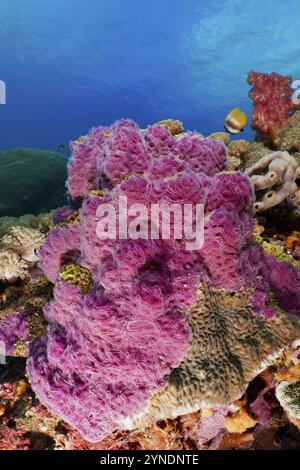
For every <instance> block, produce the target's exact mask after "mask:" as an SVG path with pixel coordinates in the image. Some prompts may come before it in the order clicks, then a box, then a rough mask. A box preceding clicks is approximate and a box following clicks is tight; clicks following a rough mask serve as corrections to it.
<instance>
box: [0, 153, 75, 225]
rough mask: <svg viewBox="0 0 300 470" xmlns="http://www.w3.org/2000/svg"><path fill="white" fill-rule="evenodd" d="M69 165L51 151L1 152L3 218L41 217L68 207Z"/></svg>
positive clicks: (1, 207)
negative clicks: (54, 210)
mask: <svg viewBox="0 0 300 470" xmlns="http://www.w3.org/2000/svg"><path fill="white" fill-rule="evenodd" d="M67 163H68V160H67V158H64V157H62V156H61V155H59V154H57V153H55V152H49V151H47V150H38V149H29V148H19V149H14V150H9V151H5V152H0V217H1V216H5V215H6V216H13V217H18V216H20V215H23V214H39V213H41V212H48V211H50V210H51V209H54V208H56V207H60V206H63V205H64V204H66V202H67V196H66V188H65V180H66V178H67Z"/></svg>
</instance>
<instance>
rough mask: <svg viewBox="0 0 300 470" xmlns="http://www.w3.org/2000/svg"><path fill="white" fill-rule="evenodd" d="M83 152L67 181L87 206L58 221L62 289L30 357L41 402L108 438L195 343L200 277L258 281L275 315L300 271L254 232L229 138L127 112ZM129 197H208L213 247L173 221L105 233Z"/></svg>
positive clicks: (197, 200)
mask: <svg viewBox="0 0 300 470" xmlns="http://www.w3.org/2000/svg"><path fill="white" fill-rule="evenodd" d="M72 152H73V153H72V158H71V162H70V165H69V169H68V181H67V187H68V190H69V194H70V196H71V198H72V201H73V205H74V208H75V207H76V208H79V215H78V217H76V218H75V219H74V220H72V223H70V222H64V223H62V224H60V226H58V227H57V228H55V229H54V230H52V231H51V232H50V233H49V235H48V237H47V240H46V242H45V244H44V246H43V247H42V249H41V250H40V255H41V263H40V266H41V268H42V270H43V272H44V274H45V275H46V277H47V278H48V279H49V280H50V281H51V282H53V283H54V284H55V287H54V298H53V300H52V301H51V302H50V304H48V305H47V306H46V307H45V309H44V314H45V317H46V319H47V321H48V322H49V327H48V331H47V333H46V335H45V336H43V337H42V338H38V339H36V340H35V341H34V342H33V344H32V346H31V351H30V357H29V359H28V365H27V368H28V373H29V376H30V380H31V383H32V387H33V389H34V391H35V392H36V393H37V396H38V397H39V399H40V400H41V402H42V403H43V404H45V405H46V406H47V407H48V408H49V410H50V411H52V412H53V413H56V414H58V415H59V416H61V417H62V418H63V419H64V420H65V421H67V422H68V423H70V424H71V425H73V426H74V427H75V428H77V429H78V430H79V431H80V432H81V434H82V435H83V436H84V438H86V439H87V440H89V441H91V442H97V441H99V440H101V439H102V438H103V437H105V436H107V435H108V434H109V433H110V432H112V431H114V430H115V429H118V428H124V427H125V428H126V421H127V419H130V418H131V417H132V416H134V415H138V414H139V413H141V412H142V411H143V410H144V409H145V407H146V406H147V404H148V402H149V400H150V399H151V395H152V393H153V392H154V391H157V390H160V389H162V388H163V387H164V385H165V384H166V382H167V379H168V377H169V375H170V373H171V372H172V370H173V369H174V368H176V367H177V366H178V365H179V364H180V362H181V360H182V359H183V357H184V356H185V355H186V354H187V352H188V350H189V346H190V344H191V338H192V331H191V329H190V327H189V324H188V320H187V314H188V312H189V310H190V309H191V308H192V307H193V305H194V304H195V303H196V296H197V287H198V286H199V284H200V283H202V282H205V283H209V284H210V285H211V287H212V288H213V289H226V290H228V291H230V292H237V291H241V290H243V291H249V290H251V295H253V302H252V303H253V308H254V309H255V310H256V313H257V314H265V316H272V315H273V313H275V312H273V306H272V305H271V301H270V298H269V297H270V291H272V293H273V294H274V296H275V298H276V300H277V302H278V304H279V306H280V307H281V308H283V309H285V310H286V311H288V312H290V313H292V314H295V315H299V313H300V296H299V292H300V275H299V269H297V268H295V267H289V269H284V266H283V263H280V262H278V261H277V260H276V259H275V258H273V257H272V256H271V255H266V254H265V252H264V250H263V249H262V247H261V246H260V245H259V244H258V243H257V242H255V241H254V240H253V238H252V233H253V227H254V217H253V203H254V193H253V188H252V185H251V182H250V180H249V178H248V177H246V176H244V175H242V174H241V173H231V172H226V165H227V155H226V149H225V146H224V145H223V144H222V143H221V142H220V141H217V140H213V139H205V138H202V137H201V136H199V135H197V134H193V133H191V134H185V135H183V136H179V137H175V136H173V135H172V134H171V133H170V132H169V131H168V130H167V129H166V128H164V127H163V126H159V125H154V126H152V127H149V128H147V129H145V130H142V129H140V128H139V127H138V126H137V124H135V123H134V122H133V121H130V120H123V121H119V122H116V123H115V124H114V125H112V127H111V128H96V129H93V130H92V131H91V132H90V133H89V134H88V135H87V136H85V137H82V138H80V139H78V140H77V141H75V142H73V143H72ZM120 196H126V197H127V201H128V204H138V203H142V204H144V205H145V206H146V207H147V208H150V207H151V205H152V204H156V203H162V202H163V203H166V204H173V203H176V204H178V205H179V206H180V207H183V205H184V204H202V205H203V206H204V244H203V246H202V247H201V248H200V249H198V250H188V249H187V247H186V243H185V242H186V240H185V239H184V238H183V239H177V238H176V237H175V236H174V233H173V232H174V230H173V229H174V227H172V224H171V236H170V238H169V239H161V238H158V239H147V240H146V239H141V238H138V239H121V238H120V237H119V236H116V237H115V239H113V238H111V239H108V240H103V239H100V238H99V237H98V235H97V224H98V222H99V218H98V215H97V214H99V208H101V206H102V205H105V204H112V205H113V206H114V207H115V208H116V209H117V207H118V201H119V198H120ZM67 212H68V211H67ZM68 215H69V213H68ZM68 266H70V267H72V269H71V268H70V272H68V273H67V274H66V270H67V267H68ZM64 267H65V269H64ZM62 270H63V271H62ZM88 273H90V276H91V279H92V282H91V283H90V281H89V282H87V281H86V277H88V275H89V274H88ZM83 284H84V288H82V285H83ZM87 284H88V286H90V287H89V288H88V289H86V285H87Z"/></svg>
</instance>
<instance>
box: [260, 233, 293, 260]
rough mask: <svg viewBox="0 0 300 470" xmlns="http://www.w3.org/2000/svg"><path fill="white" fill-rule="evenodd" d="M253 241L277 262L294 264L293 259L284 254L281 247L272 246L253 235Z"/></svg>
mask: <svg viewBox="0 0 300 470" xmlns="http://www.w3.org/2000/svg"><path fill="white" fill-rule="evenodd" d="M253 239H254V240H255V241H256V242H258V243H259V244H260V245H261V246H262V247H263V249H264V250H265V251H266V252H267V253H269V254H270V255H273V256H274V257H275V258H276V259H278V261H287V262H289V263H294V262H295V260H294V258H293V257H292V256H291V255H289V254H287V253H285V251H284V250H283V248H282V247H281V246H279V245H272V244H271V243H269V242H267V241H266V240H264V239H263V238H262V237H261V236H260V235H258V234H254V235H253Z"/></svg>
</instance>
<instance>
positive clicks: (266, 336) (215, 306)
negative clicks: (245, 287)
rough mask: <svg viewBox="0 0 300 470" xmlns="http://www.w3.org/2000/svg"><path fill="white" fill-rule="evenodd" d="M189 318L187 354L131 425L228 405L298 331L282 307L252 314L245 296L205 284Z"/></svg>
mask: <svg viewBox="0 0 300 470" xmlns="http://www.w3.org/2000/svg"><path fill="white" fill-rule="evenodd" d="M188 319H189V325H190V328H191V330H192V332H193V339H192V342H191V345H190V349H189V352H188V354H187V355H186V357H185V358H184V359H183V360H182V362H181V363H180V365H179V367H177V368H175V369H174V370H173V372H172V373H171V375H170V377H169V380H168V384H167V385H166V386H165V388H164V389H163V390H162V391H159V392H156V393H154V395H153V397H152V400H151V401H150V403H149V405H148V407H147V409H145V411H144V414H142V415H140V416H138V417H137V418H136V420H135V419H134V418H133V419H132V421H131V422H130V421H128V423H127V424H128V426H129V427H130V426H148V425H149V424H151V423H152V422H155V421H159V420H161V419H166V418H176V417H177V416H179V415H181V414H185V413H190V412H193V411H197V410H198V409H200V408H218V407H226V406H228V405H230V404H231V403H232V402H233V401H234V400H236V399H238V398H240V397H241V396H242V394H243V393H244V391H245V390H246V388H247V385H248V383H249V382H250V381H251V380H253V378H254V377H256V376H257V375H258V374H259V373H260V372H261V371H262V370H264V369H266V368H267V367H268V366H269V365H270V364H272V362H274V360H275V359H276V357H278V356H280V354H281V353H282V350H283V349H284V347H285V346H287V345H289V344H291V343H292V341H293V339H294V338H295V337H296V336H297V333H298V334H299V332H300V330H299V328H298V330H297V328H296V329H295V327H294V325H293V323H292V322H291V321H290V320H289V319H288V318H287V317H286V316H285V315H284V314H283V313H282V312H280V310H278V312H277V314H276V316H274V317H273V318H272V320H270V321H267V320H265V318H264V317H263V316H255V315H253V313H252V308H251V305H250V303H249V299H248V298H247V296H245V295H241V294H236V295H235V296H231V295H230V294H228V293H226V292H224V291H219V292H213V291H212V290H211V289H210V288H209V286H207V285H203V286H202V288H201V289H199V291H198V297H197V302H196V304H195V305H194V306H193V308H192V309H191V310H190V311H189V312H188Z"/></svg>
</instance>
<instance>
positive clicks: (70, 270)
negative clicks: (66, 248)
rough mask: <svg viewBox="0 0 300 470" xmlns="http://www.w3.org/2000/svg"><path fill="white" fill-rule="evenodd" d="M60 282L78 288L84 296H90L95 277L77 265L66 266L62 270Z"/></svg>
mask: <svg viewBox="0 0 300 470" xmlns="http://www.w3.org/2000/svg"><path fill="white" fill-rule="evenodd" d="M59 280H60V281H63V282H65V283H66V284H73V285H74V286H77V287H78V288H79V289H80V290H81V292H83V293H84V294H88V293H89V291H90V290H91V288H92V286H93V277H92V273H91V272H90V270H89V269H87V268H84V267H83V266H80V264H75V263H69V264H65V265H64V266H63V267H62V268H61V270H60V272H59Z"/></svg>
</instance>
